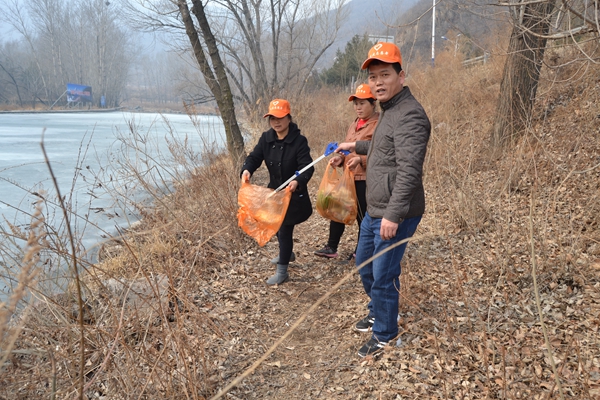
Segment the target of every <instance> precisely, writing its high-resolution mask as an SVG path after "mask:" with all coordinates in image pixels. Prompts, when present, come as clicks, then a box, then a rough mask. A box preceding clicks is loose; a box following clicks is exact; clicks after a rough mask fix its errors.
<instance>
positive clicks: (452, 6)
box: [396, 0, 506, 59]
mask: <svg viewBox="0 0 600 400" xmlns="http://www.w3.org/2000/svg"><path fill="white" fill-rule="evenodd" d="M493 4H494V3H493V1H492V0H483V1H472V0H446V1H443V2H440V3H438V4H437V5H436V18H435V24H436V29H435V30H436V32H435V33H436V34H435V38H436V40H435V42H436V52H437V51H439V50H441V49H442V48H444V47H445V46H448V45H450V46H453V47H454V46H455V45H456V43H458V46H457V48H458V49H459V51H460V52H461V53H462V54H464V57H465V58H471V57H476V56H479V55H483V52H484V51H485V50H490V49H491V47H492V46H493V43H494V41H495V38H494V37H493V36H492V35H493V33H494V32H497V31H498V29H499V28H500V27H502V26H504V25H505V24H506V13H505V12H504V11H505V10H504V9H503V8H501V7H498V6H494V5H493ZM431 7H432V1H431V0H418V1H417V2H416V3H415V4H414V5H413V7H411V8H410V9H409V10H407V12H406V13H404V14H403V15H402V16H401V17H400V18H399V19H398V21H397V26H398V27H399V28H398V30H397V32H396V42H397V43H398V44H399V45H400V47H401V50H402V51H403V53H405V54H409V53H411V52H412V55H413V57H418V56H421V57H423V58H425V59H429V58H430V57H431V33H432V32H431V30H432V23H431V15H432V12H431V10H430V9H431ZM419 18H420V19H419ZM442 36H444V37H446V38H447V40H444V39H443V38H442ZM455 40H457V42H456V41H455Z"/></svg>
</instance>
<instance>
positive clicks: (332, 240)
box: [315, 84, 379, 260]
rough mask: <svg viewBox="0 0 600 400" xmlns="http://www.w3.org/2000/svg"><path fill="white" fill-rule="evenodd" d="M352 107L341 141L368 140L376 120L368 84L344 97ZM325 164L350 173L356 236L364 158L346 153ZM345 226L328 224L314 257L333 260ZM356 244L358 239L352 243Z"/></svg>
mask: <svg viewBox="0 0 600 400" xmlns="http://www.w3.org/2000/svg"><path fill="white" fill-rule="evenodd" d="M348 101H351V102H352V103H353V104H354V112H356V119H355V120H354V122H353V123H352V124H351V125H350V127H349V128H348V133H347V134H346V139H344V142H355V141H359V140H371V138H372V137H373V132H374V131H375V125H377V121H378V119H379V113H378V112H377V111H375V96H373V94H372V93H371V89H370V88H369V85H367V84H363V85H358V87H357V88H356V93H355V94H353V95H352V96H350V97H349V98H348ZM329 163H330V164H331V165H333V166H335V167H337V166H340V165H342V163H343V164H344V167H345V168H350V169H351V170H352V171H353V172H354V185H355V187H356V198H357V206H358V214H357V216H356V221H357V222H358V229H359V231H358V235H359V237H360V223H361V222H362V219H363V216H364V214H365V212H366V210H367V199H366V192H367V185H366V174H365V168H366V166H367V156H360V155H358V154H356V153H350V154H348V155H347V156H345V157H344V155H343V154H341V153H338V154H336V156H334V157H332V158H331V160H329ZM345 227H346V225H344V224H342V223H339V222H336V221H331V222H330V223H329V240H328V241H327V245H325V247H323V248H322V249H320V250H317V251H315V255H317V256H320V257H327V258H335V257H337V256H338V253H337V248H338V245H339V243H340V239H341V238H342V235H343V234H344V229H345ZM356 242H357V243H358V240H357V241H356ZM355 253H356V251H353V253H352V254H350V256H349V257H348V260H351V259H352V258H353V257H354V254H355Z"/></svg>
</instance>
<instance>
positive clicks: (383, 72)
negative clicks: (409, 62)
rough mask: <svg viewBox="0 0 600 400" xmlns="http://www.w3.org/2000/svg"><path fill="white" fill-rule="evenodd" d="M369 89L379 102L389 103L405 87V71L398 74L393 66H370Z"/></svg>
mask: <svg viewBox="0 0 600 400" xmlns="http://www.w3.org/2000/svg"><path fill="white" fill-rule="evenodd" d="M369 87H370V88H371V93H373V95H374V96H375V97H376V98H377V100H379V101H382V102H385V101H388V100H389V99H391V98H392V97H394V96H395V95H396V94H398V93H400V91H401V90H402V88H403V87H404V71H400V73H399V74H398V73H396V71H394V68H393V67H392V64H379V65H373V66H369Z"/></svg>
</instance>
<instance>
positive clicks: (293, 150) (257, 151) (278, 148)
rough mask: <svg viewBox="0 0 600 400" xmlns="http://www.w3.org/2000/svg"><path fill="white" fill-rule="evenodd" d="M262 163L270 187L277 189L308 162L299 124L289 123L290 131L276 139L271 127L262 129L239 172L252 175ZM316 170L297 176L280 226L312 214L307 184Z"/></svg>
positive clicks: (308, 158) (309, 157) (305, 144)
mask: <svg viewBox="0 0 600 400" xmlns="http://www.w3.org/2000/svg"><path fill="white" fill-rule="evenodd" d="M263 161H264V162H265V165H266V166H267V170H268V171H269V184H268V187H269V188H271V189H277V188H278V187H279V186H280V185H281V184H282V183H283V182H285V181H286V180H288V179H289V178H291V177H292V176H294V175H295V174H296V171H300V170H301V169H302V168H304V167H306V166H307V165H308V164H310V163H311V162H312V161H313V159H312V157H311V156H310V147H308V141H307V140H306V137H304V136H302V135H301V134H300V129H298V125H296V124H295V123H293V122H291V123H290V130H289V132H288V134H287V136H286V137H285V138H284V139H283V140H278V139H277V133H276V132H275V131H274V130H273V129H269V130H268V131H266V132H263V134H262V136H261V137H260V139H259V140H258V144H257V145H256V146H255V147H254V150H252V152H251V153H250V154H249V155H248V157H247V158H246V161H244V165H243V166H242V172H243V171H244V170H248V172H250V174H253V173H254V171H256V170H257V169H258V168H259V167H260V166H261V164H262V162H263ZM314 171H315V169H314V168H313V167H311V168H309V169H308V170H306V171H304V172H303V173H302V174H300V175H298V176H297V177H296V179H295V180H296V181H298V188H297V189H296V191H295V192H293V193H292V199H291V200H290V206H289V208H288V211H287V214H286V215H285V219H284V220H283V225H295V224H299V223H301V222H304V221H306V220H307V219H308V217H310V215H311V214H312V204H311V202H310V197H309V196H308V189H307V184H308V181H309V180H310V178H311V177H312V175H313V173H314Z"/></svg>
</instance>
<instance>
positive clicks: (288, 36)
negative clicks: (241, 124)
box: [127, 0, 348, 111]
mask: <svg viewBox="0 0 600 400" xmlns="http://www.w3.org/2000/svg"><path fill="white" fill-rule="evenodd" d="M127 1H128V3H129V11H130V13H131V15H132V18H131V22H132V23H133V24H134V26H135V27H137V28H141V29H145V30H157V29H162V30H167V31H170V32H172V33H177V32H179V33H182V31H183V30H184V26H183V23H182V22H183V21H182V19H181V11H180V10H179V7H177V8H176V11H175V10H174V9H173V7H171V4H170V3H176V2H175V0H127ZM347 1H348V0H211V1H206V0H204V1H201V2H196V1H191V0H188V1H187V2H186V3H188V4H193V5H194V7H195V5H196V3H200V4H202V6H203V9H204V12H205V14H206V17H207V20H208V24H209V26H210V27H211V29H212V32H213V33H214V37H215V40H216V43H217V46H218V50H219V52H220V53H219V54H220V56H221V59H222V61H223V65H224V68H225V71H226V73H227V78H228V79H229V81H230V82H231V85H232V89H235V91H234V92H232V94H233V95H234V96H235V99H237V100H241V101H242V102H243V104H244V106H245V107H246V111H252V110H253V109H254V107H257V106H258V105H259V104H260V103H261V102H262V101H268V100H270V99H271V98H272V97H275V96H287V97H294V96H296V95H298V94H300V93H301V92H302V91H303V90H304V88H305V85H306V82H307V81H308V80H309V77H310V76H311V74H312V73H313V71H314V66H315V64H316V63H317V62H318V60H319V59H320V58H321V57H322V56H323V54H324V53H325V51H326V50H327V49H328V48H329V47H331V46H332V44H333V43H334V41H335V39H336V37H337V34H338V31H339V29H340V27H341V24H342V21H343V20H344V18H345V15H346V11H345V9H344V8H343V5H344V4H345V3H346V2H347ZM209 5H210V7H209ZM206 84H208V85H209V86H210V82H208V81H206ZM260 107H262V105H260Z"/></svg>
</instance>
